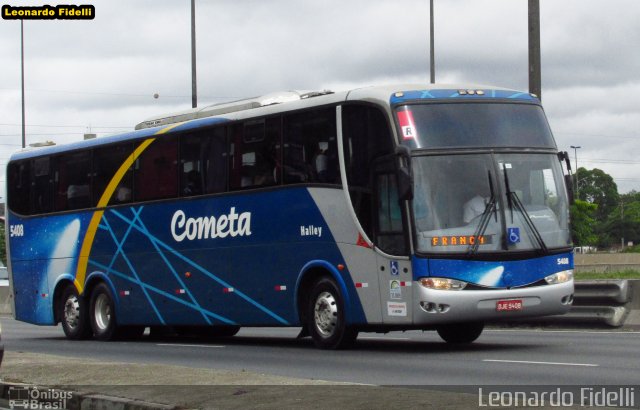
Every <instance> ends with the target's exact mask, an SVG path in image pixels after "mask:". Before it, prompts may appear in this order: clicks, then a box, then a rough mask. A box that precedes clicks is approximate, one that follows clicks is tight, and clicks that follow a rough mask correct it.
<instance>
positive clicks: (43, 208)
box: [31, 157, 53, 214]
mask: <svg viewBox="0 0 640 410" xmlns="http://www.w3.org/2000/svg"><path fill="white" fill-rule="evenodd" d="M32 164H33V165H32V173H31V176H32V178H31V214H42V213H47V212H51V211H53V177H52V174H51V158H50V157H43V158H37V159H34V160H33V162H32Z"/></svg>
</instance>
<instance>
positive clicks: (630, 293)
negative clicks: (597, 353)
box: [507, 280, 640, 328]
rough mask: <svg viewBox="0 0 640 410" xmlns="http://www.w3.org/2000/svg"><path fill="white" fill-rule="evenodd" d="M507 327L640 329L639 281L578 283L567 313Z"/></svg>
mask: <svg viewBox="0 0 640 410" xmlns="http://www.w3.org/2000/svg"><path fill="white" fill-rule="evenodd" d="M507 323H508V324H511V325H533V326H543V327H544V326H552V327H581V328H584V327H589V328H594V327H595V328H603V327H604V328H620V327H622V326H633V327H636V326H638V327H640V280H594V281H578V282H575V293H574V298H573V306H572V307H571V310H570V311H569V313H567V314H564V315H558V316H546V317H540V318H533V319H520V320H513V321H508V322H507Z"/></svg>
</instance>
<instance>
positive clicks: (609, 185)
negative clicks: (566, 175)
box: [576, 167, 620, 225]
mask: <svg viewBox="0 0 640 410" xmlns="http://www.w3.org/2000/svg"><path fill="white" fill-rule="evenodd" d="M576 178H577V181H578V189H577V196H576V198H577V199H580V200H582V201H586V202H589V203H592V204H596V205H598V209H597V210H596V214H595V218H596V221H597V222H598V223H599V224H600V225H602V224H603V223H605V222H606V221H607V219H608V218H609V214H611V212H612V211H613V210H614V209H615V208H616V207H617V206H618V204H619V202H620V196H619V195H618V186H617V185H616V183H615V182H614V181H613V178H612V177H611V175H609V174H607V173H606V172H604V171H603V170H601V169H598V168H594V169H592V170H588V169H585V168H582V167H581V168H579V169H578V172H577V173H576Z"/></svg>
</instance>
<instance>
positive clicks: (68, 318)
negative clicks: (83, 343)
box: [58, 284, 91, 340]
mask: <svg viewBox="0 0 640 410" xmlns="http://www.w3.org/2000/svg"><path fill="white" fill-rule="evenodd" d="M58 318H59V319H60V322H61V323H62V330H63V331H64V334H65V336H67V338H68V339H72V340H82V339H87V338H89V337H90V336H91V327H90V325H89V319H88V316H87V301H86V300H85V298H83V297H82V296H80V295H78V291H77V290H76V287H75V286H73V284H69V285H67V287H65V288H64V290H63V291H62V296H61V297H60V303H59V304H58Z"/></svg>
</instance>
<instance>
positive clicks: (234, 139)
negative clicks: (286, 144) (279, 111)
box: [229, 118, 280, 189]
mask: <svg viewBox="0 0 640 410" xmlns="http://www.w3.org/2000/svg"><path fill="white" fill-rule="evenodd" d="M230 154H231V161H230V164H229V165H230V176H231V177H230V184H231V189H245V188H258V187H264V186H271V185H275V184H276V178H278V173H279V170H278V164H279V163H280V159H279V158H280V120H279V118H271V119H268V120H265V119H261V120H253V121H248V122H245V123H244V124H237V125H235V126H233V127H232V132H231V144H230Z"/></svg>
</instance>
